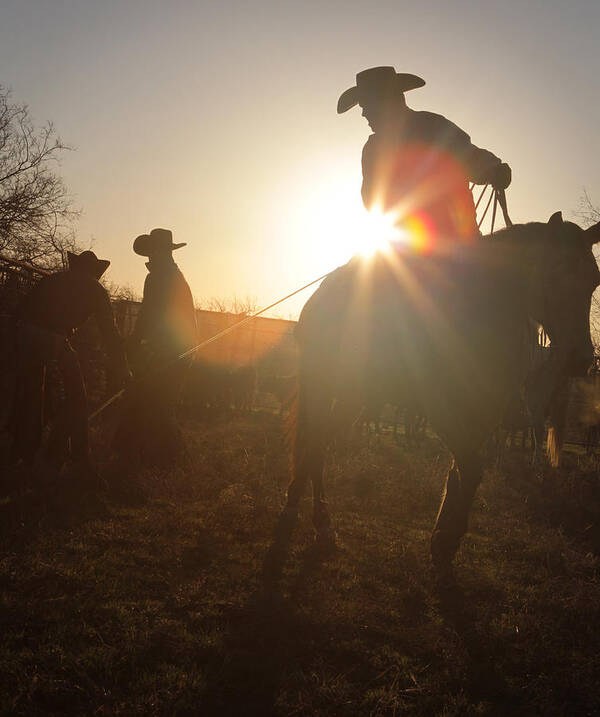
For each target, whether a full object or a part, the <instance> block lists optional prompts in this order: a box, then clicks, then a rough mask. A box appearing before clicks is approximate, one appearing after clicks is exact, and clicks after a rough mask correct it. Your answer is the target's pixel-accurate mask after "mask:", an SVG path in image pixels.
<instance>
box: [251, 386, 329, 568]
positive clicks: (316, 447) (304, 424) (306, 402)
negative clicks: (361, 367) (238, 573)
mask: <svg viewBox="0 0 600 717" xmlns="http://www.w3.org/2000/svg"><path fill="white" fill-rule="evenodd" d="M330 406H331V399H330V396H329V393H328V391H327V390H326V388H325V386H323V385H321V384H320V382H319V383H313V382H311V381H308V380H306V379H301V381H300V385H299V388H298V395H297V397H296V400H295V404H294V406H293V407H292V411H291V412H290V419H289V420H290V431H289V437H290V444H291V445H290V448H291V473H292V479H291V482H290V484H289V487H288V492H287V500H286V504H285V506H284V508H283V510H282V512H281V515H280V516H279V520H278V523H277V527H276V529H275V538H274V541H273V544H272V546H271V548H270V550H269V553H268V555H267V559H266V561H265V568H264V573H265V578H267V579H271V580H272V579H278V578H279V577H280V575H281V572H282V570H283V564H284V562H285V558H286V556H287V553H288V550H289V544H290V542H291V537H292V533H293V531H294V528H295V526H296V523H297V520H298V509H299V505H300V500H301V499H302V497H303V495H304V493H305V491H306V485H307V483H308V481H309V479H311V478H312V480H313V497H314V516H313V522H314V525H315V528H316V530H317V536H318V537H319V536H320V535H323V536H327V535H328V529H329V528H330V520H329V513H328V510H327V505H326V501H325V498H324V493H323V489H322V481H323V467H324V461H325V449H326V436H327V435H328V418H329V411H330Z"/></svg>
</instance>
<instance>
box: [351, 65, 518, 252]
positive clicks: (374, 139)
mask: <svg viewBox="0 0 600 717" xmlns="http://www.w3.org/2000/svg"><path fill="white" fill-rule="evenodd" d="M424 84H425V81H424V80H422V79H421V78H420V77H417V76H416V75H410V74H404V73H397V72H396V71H395V70H394V68H393V67H372V68H370V69H368V70H364V71H363V72H359V73H358V74H357V75H356V85H355V86H354V87H351V88H350V89H348V90H346V91H345V92H344V93H343V94H342V95H341V96H340V98H339V100H338V105H337V111H338V113H342V112H346V111H347V110H349V109H351V108H352V107H354V106H355V105H357V104H358V105H360V107H361V108H362V114H363V117H365V119H366V120H367V122H368V123H369V126H370V127H371V129H372V130H373V134H372V135H371V136H370V137H369V139H368V140H367V142H366V144H365V146H364V148H363V153H362V171H363V185H362V198H363V202H364V205H365V207H366V208H367V209H369V210H370V209H371V208H373V207H374V206H376V205H378V206H379V207H380V208H381V209H382V210H383V211H385V212H388V211H391V212H395V213H397V215H398V216H397V223H398V224H399V225H401V226H403V227H405V228H407V229H408V230H409V231H412V232H417V233H419V234H420V237H421V249H422V250H424V251H431V250H434V249H435V248H438V247H440V246H443V245H444V242H445V241H451V242H453V243H454V242H461V243H465V242H467V243H468V242H471V241H473V240H474V239H476V238H478V237H479V230H478V228H477V220H476V216H475V206H474V203H473V197H472V194H471V192H470V190H469V182H474V183H475V184H491V185H492V186H493V187H494V189H497V190H503V189H506V188H507V187H508V185H509V184H510V181H511V170H510V167H509V166H508V164H505V163H503V162H502V161H501V160H500V159H498V157H496V156H495V155H494V154H492V153H491V152H488V151H487V150H485V149H480V148H479V147H476V146H475V145H474V144H472V143H471V139H470V137H469V135H468V134H466V133H465V132H463V130H461V129H459V128H458V127H457V126H456V125H455V124H453V123H452V122H450V121H449V120H447V119H446V118H445V117H442V116H441V115H438V114H434V113H432V112H422V111H421V112H418V111H415V110H412V109H410V108H409V107H407V105H406V100H405V98H404V93H405V92H408V91H409V90H414V89H416V88H418V87H422V86H423V85H424Z"/></svg>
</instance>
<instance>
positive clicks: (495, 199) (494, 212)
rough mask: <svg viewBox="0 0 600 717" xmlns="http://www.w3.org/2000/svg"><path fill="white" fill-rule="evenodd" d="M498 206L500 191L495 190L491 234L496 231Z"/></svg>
mask: <svg viewBox="0 0 600 717" xmlns="http://www.w3.org/2000/svg"><path fill="white" fill-rule="evenodd" d="M497 208H498V192H494V209H493V211H492V224H491V226H490V234H493V233H494V224H495V223H496V209H497Z"/></svg>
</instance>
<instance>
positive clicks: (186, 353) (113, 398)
mask: <svg viewBox="0 0 600 717" xmlns="http://www.w3.org/2000/svg"><path fill="white" fill-rule="evenodd" d="M331 273H332V272H331V271H328V272H327V274H323V276H320V277H319V278H318V279H313V281H310V282H309V283H308V284H304V286H301V287H300V288H299V289H296V291H292V293H291V294H288V295H287V296H284V297H283V298H282V299H278V300H277V301H274V302H273V303H272V304H269V305H268V306H265V307H264V308H263V309H261V310H260V311H257V312H256V313H254V314H252V315H251V316H246V317H245V318H243V319H242V320H241V321H238V322H237V323H235V324H232V325H231V326H228V327H227V328H226V329H223V330H222V331H219V332H218V333H216V334H215V335H214V336H211V337H210V338H208V339H205V340H204V341H202V342H201V343H199V344H197V345H196V346H193V347H192V348H191V349H188V350H187V351H184V352H183V353H181V354H179V356H176V357H175V358H174V359H172V360H171V361H168V362H167V363H165V364H163V365H162V366H161V367H160V368H158V369H156V371H153V372H152V373H150V374H147V375H146V376H144V377H143V378H142V379H140V380H139V382H138V383H143V382H144V381H146V380H148V378H149V376H155V375H156V374H157V373H162V372H163V371H165V370H166V369H167V368H169V366H172V365H173V364H174V363H177V361H181V360H182V359H184V358H187V357H188V356H191V355H192V354H194V353H196V351H199V350H200V349H201V348H204V347H205V346H208V345H209V344H212V343H213V341H217V340H218V339H220V338H222V337H223V336H226V335H227V334H229V333H231V332H232V331H235V329H239V328H240V326H243V325H244V324H247V323H248V322H249V321H252V319H255V318H256V317H257V316H260V315H261V314H264V313H265V311H268V310H269V309H272V308H273V307H275V306H277V305H278V304H281V303H283V302H284V301H286V300H287V299H291V298H292V296H295V295H296V294H299V293H300V292H301V291H304V289H308V287H309V286H312V285H313V284H316V283H317V282H318V281H322V280H323V279H326V278H327V277H328V276H329V274H331ZM130 385H131V384H130ZM125 391H126V389H125V388H122V389H121V390H120V391H117V393H115V394H114V395H113V396H111V397H110V398H109V399H107V400H106V401H104V403H103V404H102V405H100V406H99V407H98V408H97V409H96V410H95V411H94V412H93V413H91V414H90V415H89V417H88V422H89V423H91V422H92V421H93V420H94V418H96V416H99V415H100V414H101V413H102V411H104V410H105V409H107V408H108V407H109V406H110V405H111V404H113V403H114V402H115V401H117V400H118V399H119V398H121V396H122V395H123V394H124V393H125Z"/></svg>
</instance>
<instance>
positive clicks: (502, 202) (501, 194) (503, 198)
mask: <svg viewBox="0 0 600 717" xmlns="http://www.w3.org/2000/svg"><path fill="white" fill-rule="evenodd" d="M496 195H497V197H498V203H499V204H500V209H502V215H503V216H504V223H505V224H506V226H507V227H512V225H513V223H512V221H511V218H510V217H509V216H508V205H507V204H506V192H505V191H504V189H499V190H497V191H496Z"/></svg>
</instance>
